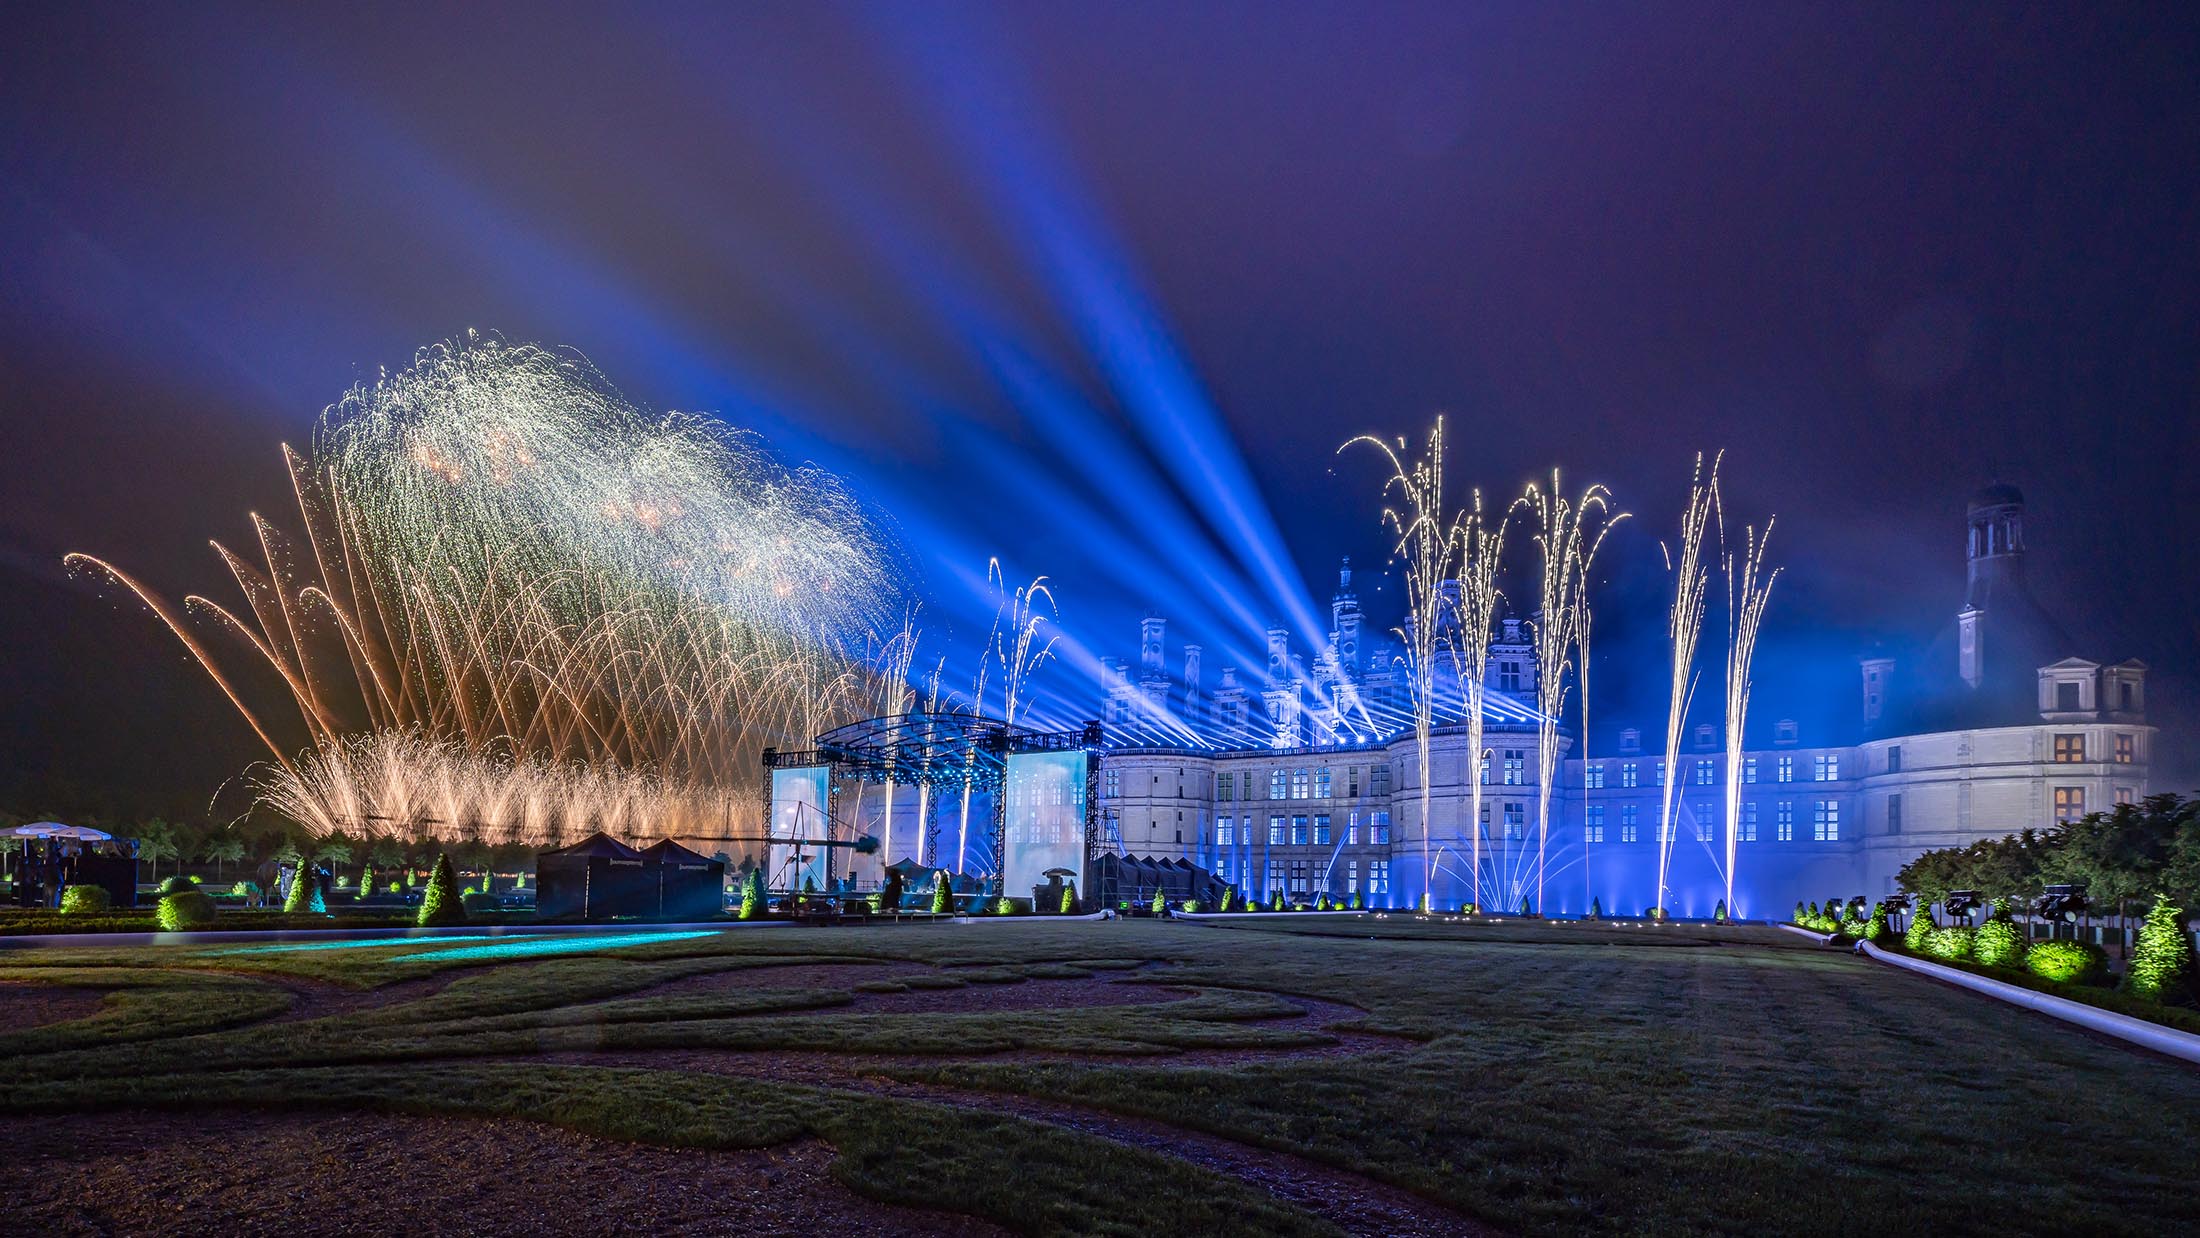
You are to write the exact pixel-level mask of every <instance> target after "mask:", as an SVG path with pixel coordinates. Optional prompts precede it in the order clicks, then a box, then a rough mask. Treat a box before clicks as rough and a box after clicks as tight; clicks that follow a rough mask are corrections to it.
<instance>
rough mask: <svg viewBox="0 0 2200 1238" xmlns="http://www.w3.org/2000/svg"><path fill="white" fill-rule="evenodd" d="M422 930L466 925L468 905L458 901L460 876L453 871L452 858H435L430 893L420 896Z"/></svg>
mask: <svg viewBox="0 0 2200 1238" xmlns="http://www.w3.org/2000/svg"><path fill="white" fill-rule="evenodd" d="M418 923H419V924H420V927H422V928H441V927H444V926H447V925H453V924H464V923H466V905H465V904H464V903H461V902H459V901H458V874H457V873H455V872H453V871H451V857H450V856H448V855H439V856H437V857H435V869H434V870H433V871H432V872H430V873H429V874H428V892H427V893H426V894H423V895H421V896H420V918H419V921H418Z"/></svg>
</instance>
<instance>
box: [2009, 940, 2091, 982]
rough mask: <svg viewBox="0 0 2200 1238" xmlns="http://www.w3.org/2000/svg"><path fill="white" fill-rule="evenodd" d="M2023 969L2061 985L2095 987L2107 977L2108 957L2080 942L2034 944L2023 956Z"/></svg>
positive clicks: (2042, 942)
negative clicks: (2089, 985) (2058, 981)
mask: <svg viewBox="0 0 2200 1238" xmlns="http://www.w3.org/2000/svg"><path fill="white" fill-rule="evenodd" d="M2024 969H2025V970H2026V971H2028V972H2031V973H2032V974H2033V975H2035V976H2040V977H2044V978H2045V979H2048V980H2060V981H2062V982H2063V983H2065V984H2098V983H2099V982H2100V981H2101V980H2102V979H2103V978H2105V977H2106V976H2107V975H2108V956H2107V955H2106V954H2104V953H2102V952H2101V948H2100V947H2099V946H2095V945H2089V944H2087V943H2085V942H2082V941H2036V942H2033V943H2032V948H2031V949H2030V950H2028V951H2026V952H2025V955H2024Z"/></svg>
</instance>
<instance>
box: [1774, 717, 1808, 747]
mask: <svg viewBox="0 0 2200 1238" xmlns="http://www.w3.org/2000/svg"><path fill="white" fill-rule="evenodd" d="M1801 734H1802V728H1800V727H1798V726H1797V725H1796V724H1795V719H1793V718H1782V719H1780V720H1779V721H1778V722H1775V723H1773V724H1772V742H1773V743H1775V744H1792V743H1794V742H1795V741H1796V739H1797V738H1798V737H1799V736H1800V735H1801Z"/></svg>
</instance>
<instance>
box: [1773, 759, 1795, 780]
mask: <svg viewBox="0 0 2200 1238" xmlns="http://www.w3.org/2000/svg"><path fill="white" fill-rule="evenodd" d="M1772 780H1773V781H1774V782H1793V781H1795V758H1794V757H1781V758H1780V761H1779V764H1778V765H1776V766H1775V767H1774V768H1773V773H1772Z"/></svg>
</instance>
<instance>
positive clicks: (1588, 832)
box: [1581, 804, 1604, 843]
mask: <svg viewBox="0 0 2200 1238" xmlns="http://www.w3.org/2000/svg"><path fill="white" fill-rule="evenodd" d="M1585 812H1586V817H1585V820H1584V824H1583V825H1582V827H1581V830H1582V836H1583V837H1584V838H1586V839H1587V840H1588V841H1590V842H1593V843H1600V842H1603V841H1604V805H1602V804H1591V805H1589V807H1588V808H1587V809H1586V810H1585Z"/></svg>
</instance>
